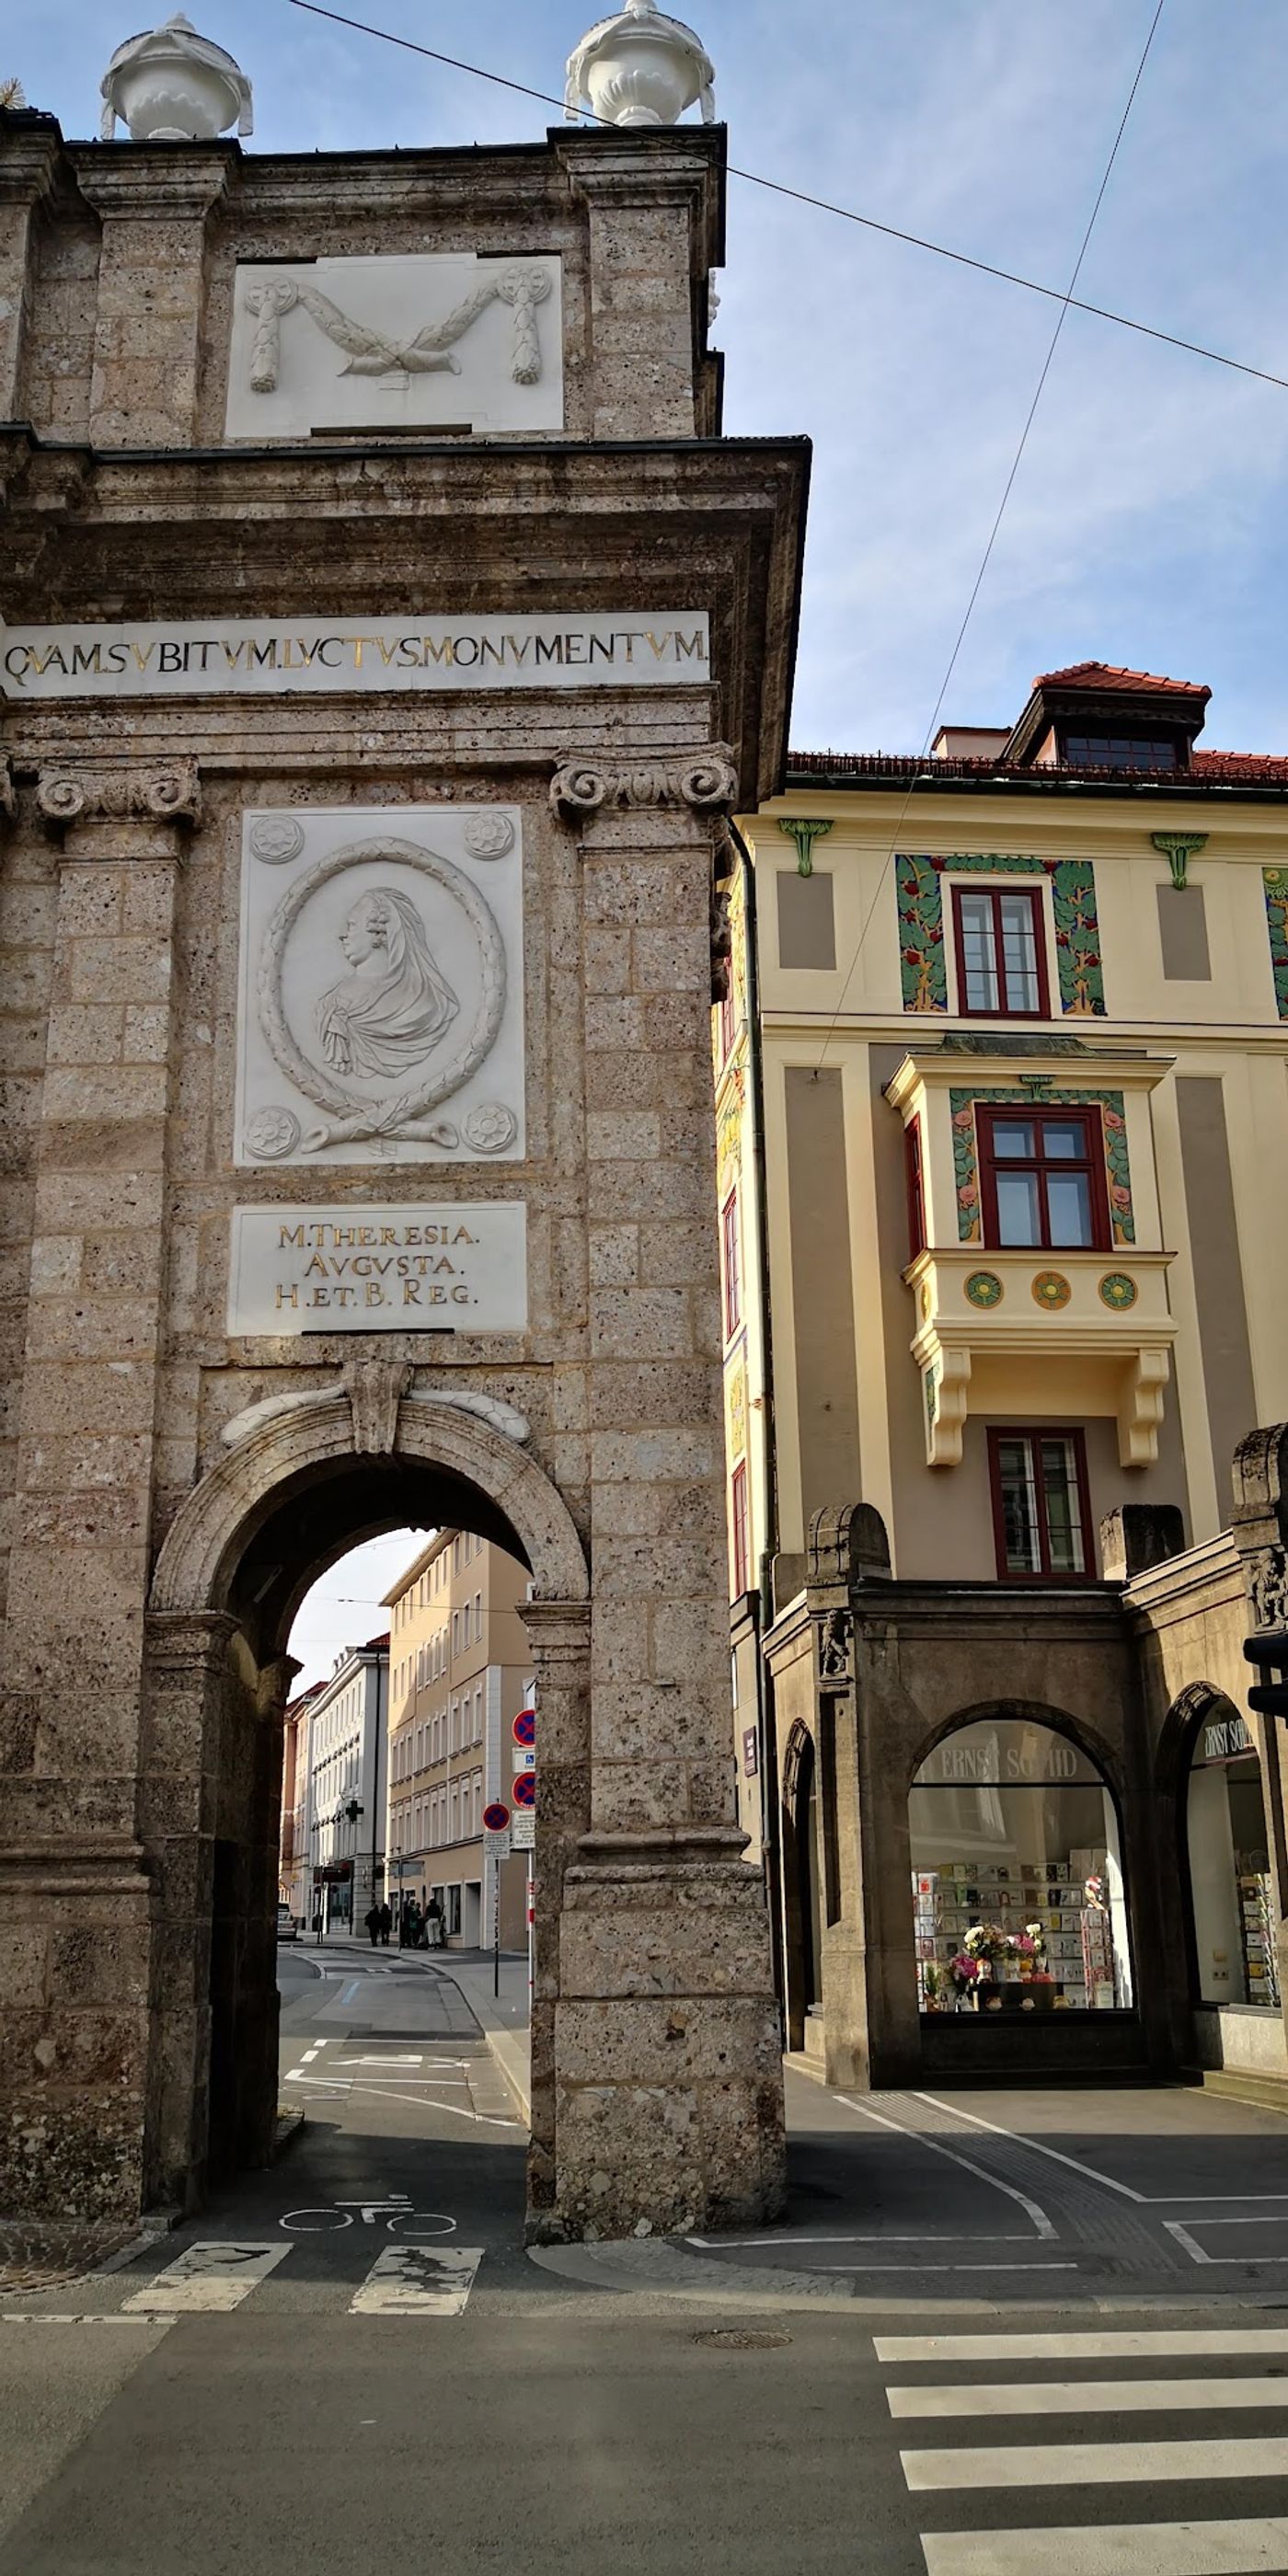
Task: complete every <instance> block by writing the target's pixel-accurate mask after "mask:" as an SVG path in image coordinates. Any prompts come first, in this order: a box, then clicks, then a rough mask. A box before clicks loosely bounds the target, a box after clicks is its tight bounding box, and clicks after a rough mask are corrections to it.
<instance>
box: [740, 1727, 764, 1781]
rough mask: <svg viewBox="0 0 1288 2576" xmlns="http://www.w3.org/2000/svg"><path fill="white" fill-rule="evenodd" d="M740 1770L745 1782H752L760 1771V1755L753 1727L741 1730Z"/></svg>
mask: <svg viewBox="0 0 1288 2576" xmlns="http://www.w3.org/2000/svg"><path fill="white" fill-rule="evenodd" d="M742 1769H743V1777H744V1779H747V1780H754V1779H755V1777H756V1774H757V1772H758V1771H759V1769H760V1753H759V1748H758V1746H757V1743H756V1730H755V1727H754V1726H744V1728H743V1730H742Z"/></svg>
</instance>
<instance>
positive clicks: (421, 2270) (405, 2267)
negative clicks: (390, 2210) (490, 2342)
mask: <svg viewBox="0 0 1288 2576" xmlns="http://www.w3.org/2000/svg"><path fill="white" fill-rule="evenodd" d="M482 2260H483V2247H482V2246H481V2245H450V2246H440V2245H399V2246H395V2247H392V2248H391V2249H390V2251H389V2252H388V2253H387V2254H378V2255H377V2257H376V2260H375V2262H374V2263H373V2264H372V2266H371V2270H370V2271H369V2272H368V2274H367V2277H366V2280H365V2281H364V2282H363V2284H362V2288H361V2289H360V2290H359V2291H358V2292H357V2293H356V2294H355V2296H354V2297H353V2298H352V2299H351V2300H350V2302H349V2314H350V2316H351V2317H356V2316H367V2317H411V2316H418V2317H423V2316H435V2317H459V2316H462V2315H463V2314H464V2311H465V2306H466V2302H467V2300H468V2298H469V2295H470V2291H471V2290H472V2289H473V2286H474V2275H475V2273H476V2272H477V2270H478V2268H479V2265H480V2263H481V2262H482Z"/></svg>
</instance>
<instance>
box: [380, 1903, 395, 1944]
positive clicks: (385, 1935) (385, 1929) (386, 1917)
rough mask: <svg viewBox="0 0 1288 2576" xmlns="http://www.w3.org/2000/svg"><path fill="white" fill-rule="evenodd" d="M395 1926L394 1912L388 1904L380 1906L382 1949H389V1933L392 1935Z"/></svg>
mask: <svg viewBox="0 0 1288 2576" xmlns="http://www.w3.org/2000/svg"><path fill="white" fill-rule="evenodd" d="M393 1928H394V1918H393V1915H392V1913H391V1912H390V1910H389V1907H388V1905H382V1906H381V1908H380V1946H381V1948H382V1950H387V1949H388V1947H389V1935H390V1933H391V1932H392V1930H393Z"/></svg>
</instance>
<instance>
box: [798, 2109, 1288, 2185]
mask: <svg viewBox="0 0 1288 2576" xmlns="http://www.w3.org/2000/svg"><path fill="white" fill-rule="evenodd" d="M833 2098H834V2099H835V2100H836V2101H847V2100H848V2099H849V2096H848V2095H847V2094H836V2095H835V2096H834V2097H833ZM917 2100H918V2101H919V2102H928V2103H929V2104H930V2106H931V2108H932V2110H935V2111H947V2112H948V2113H949V2114H950V2115H951V2117H952V2118H953V2119H955V2120H969V2122H970V2124H971V2127H972V2128H974V2129H987V2130H989V2131H990V2133H991V2135H992V2136H993V2137H995V2138H1006V2139H1007V2140H1008V2141H1009V2143H1010V2144H1011V2146H1013V2147H1032V2149H1033V2153H1034V2155H1035V2156H1049V2157H1050V2160H1051V2162H1052V2164H1056V2165H1067V2166H1068V2167H1069V2170H1070V2172H1071V2173H1078V2174H1084V2175H1085V2176H1086V2179H1087V2181H1088V2182H1098V2183H1099V2184H1100V2185H1101V2188H1102V2190H1104V2191H1116V2192H1117V2193H1118V2195H1119V2197H1120V2199H1122V2200H1134V2201H1135V2203H1136V2205H1137V2207H1138V2208H1139V2209H1198V2208H1210V2207H1213V2206H1215V2205H1218V2204H1219V2205H1221V2206H1224V2207H1226V2208H1228V2207H1229V2205H1230V2203H1231V2201H1238V2202H1240V2203H1243V2202H1247V2203H1248V2204H1251V2203H1253V2202H1254V2201H1267V2200H1277V2201H1288V2192H1284V2191H1164V2192H1148V2191H1133V2189H1132V2187H1131V2184H1130V2183H1129V2182H1119V2181H1117V2180H1116V2178H1115V2176H1114V2175H1113V2174H1107V2173H1101V2172H1100V2170H1099V2167H1098V2166H1096V2165H1088V2164H1083V2163H1082V2162H1081V2161H1080V2160H1079V2158H1078V2157H1077V2156H1067V2155H1066V2154H1065V2153H1064V2150H1063V2148H1061V2147H1049V2146H1048V2145H1047V2143H1046V2140H1045V2139H1044V2138H1030V2137H1025V2136H1024V2135H1023V2134H1022V2133H1021V2132H1020V2131H1019V2130H1018V2129H1004V2128H1003V2127H1002V2125H1001V2123H1000V2121H997V2120H985V2119H984V2118H983V2117H982V2115H981V2114H980V2113H979V2112H978V2111H964V2110H963V2109H962V2107H961V2105H960V2103H958V2102H941V2101H940V2099H939V2096H938V2094H936V2093H919V2094H918V2095H917ZM913 2135H914V2136H919V2135H920V2131H917V2130H914V2132H913Z"/></svg>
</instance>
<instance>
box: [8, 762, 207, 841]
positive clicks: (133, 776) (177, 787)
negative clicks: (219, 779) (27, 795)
mask: <svg viewBox="0 0 1288 2576" xmlns="http://www.w3.org/2000/svg"><path fill="white" fill-rule="evenodd" d="M36 806H37V810H38V812H39V813H40V815H41V816H42V818H43V820H44V821H45V822H46V823H47V824H48V825H49V826H50V828H51V829H53V830H57V829H60V828H65V827H66V826H67V825H68V824H70V823H181V824H186V825H187V826H188V827H189V828H191V826H192V825H194V824H195V823H198V822H199V821H200V820H201V787H200V782H199V780H198V776H197V764H196V761H195V760H173V761H167V762H166V763H165V764H164V765H163V766H159V767H157V768H146V769H145V768H139V767H129V768H127V767H126V766H125V765H124V764H123V763H122V764H121V765H120V766H119V767H118V766H111V767H108V766H101V767H99V766H94V767H91V766H90V765H88V764H82V763H81V762H80V761H76V762H74V763H70V764H69V765H68V766H67V767H65V768H53V767H50V768H48V769H42V770H41V772H40V777H39V780H38V783H37V787H36Z"/></svg>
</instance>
